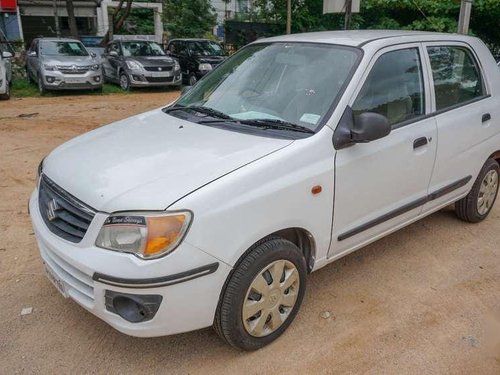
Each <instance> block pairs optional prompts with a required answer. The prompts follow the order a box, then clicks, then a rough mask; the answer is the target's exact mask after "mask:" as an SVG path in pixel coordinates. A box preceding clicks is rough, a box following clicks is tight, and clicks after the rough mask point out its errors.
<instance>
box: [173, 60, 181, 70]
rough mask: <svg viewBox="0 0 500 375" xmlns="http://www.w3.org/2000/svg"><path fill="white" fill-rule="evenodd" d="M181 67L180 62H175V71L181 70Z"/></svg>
mask: <svg viewBox="0 0 500 375" xmlns="http://www.w3.org/2000/svg"><path fill="white" fill-rule="evenodd" d="M180 68H181V66H180V65H179V62H178V61H177V60H174V70H179V69H180Z"/></svg>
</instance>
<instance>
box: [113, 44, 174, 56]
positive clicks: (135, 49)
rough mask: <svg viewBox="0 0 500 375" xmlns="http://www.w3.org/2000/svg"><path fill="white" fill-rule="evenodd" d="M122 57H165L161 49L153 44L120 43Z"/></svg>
mask: <svg viewBox="0 0 500 375" xmlns="http://www.w3.org/2000/svg"><path fill="white" fill-rule="evenodd" d="M122 48H123V55H124V56H132V57H138V56H165V52H163V49H162V48H161V47H160V46H159V45H158V44H156V43H155V42H122Z"/></svg>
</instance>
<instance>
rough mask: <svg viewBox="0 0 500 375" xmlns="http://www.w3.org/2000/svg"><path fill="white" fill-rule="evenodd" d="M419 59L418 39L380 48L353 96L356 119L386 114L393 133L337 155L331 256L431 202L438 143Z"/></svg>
mask: <svg viewBox="0 0 500 375" xmlns="http://www.w3.org/2000/svg"><path fill="white" fill-rule="evenodd" d="M421 56H423V50H422V46H421V45H420V44H410V45H406V46H397V47H390V48H387V49H384V50H381V51H379V52H378V53H377V54H376V55H375V56H374V58H373V59H372V62H371V64H370V66H369V67H368V69H367V72H366V73H365V79H364V80H362V83H361V84H360V85H359V86H360V87H358V90H357V91H356V93H355V95H353V98H352V99H351V103H352V104H351V107H352V109H353V112H354V116H355V117H356V115H359V114H361V113H363V112H376V113H380V114H382V115H384V116H386V117H387V118H388V120H389V122H390V123H391V125H392V131H391V133H390V134H389V135H388V136H386V137H384V138H382V139H379V140H376V141H372V142H370V143H360V144H356V145H353V146H351V147H348V148H345V149H341V150H338V151H337V152H336V157H335V183H334V184H335V206H334V220H333V229H332V242H331V246H330V251H329V254H328V255H329V257H330V258H331V257H339V256H341V255H342V254H345V253H347V252H349V251H352V250H355V249H357V248H359V247H361V246H363V245H365V244H367V243H368V242H370V241H373V240H375V239H376V238H378V237H381V236H382V235H384V234H386V233H388V232H390V231H393V230H395V229H396V228H397V227H398V226H402V225H404V224H405V223H407V222H409V221H411V220H413V219H415V218H416V217H417V216H418V215H419V214H420V212H421V211H422V206H423V205H424V204H425V203H426V201H427V195H428V185H429V181H430V177H431V174H432V169H433V165H434V158H435V155H436V143H437V142H436V122H435V119H434V118H433V117H430V118H426V116H425V115H426V113H428V111H429V110H430V105H429V103H430V100H429V95H428V93H429V83H428V78H427V74H428V73H427V68H426V66H425V65H424V64H422V58H421Z"/></svg>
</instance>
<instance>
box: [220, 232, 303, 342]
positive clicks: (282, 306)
mask: <svg viewBox="0 0 500 375" xmlns="http://www.w3.org/2000/svg"><path fill="white" fill-rule="evenodd" d="M273 274H274V275H275V277H273ZM276 276H278V277H279V279H278V277H276ZM306 276H307V266H306V261H305V259H304V256H303V255H302V253H301V251H300V250H299V248H298V247H297V246H295V245H294V244H293V243H291V242H290V241H287V240H284V239H281V238H277V237H273V238H268V239H266V240H262V241H260V242H258V243H257V244H256V245H254V246H253V247H252V248H251V249H250V250H249V251H248V252H247V253H246V255H245V256H244V258H243V259H242V260H241V261H240V262H239V263H238V264H237V266H236V267H235V269H234V270H233V271H232V273H231V275H230V276H229V278H228V281H227V282H226V285H225V288H224V289H223V292H222V294H221V298H220V300H219V306H218V308H217V311H216V314H215V320H214V328H215V331H216V332H217V333H218V335H219V336H220V337H221V338H222V339H223V340H224V341H226V342H227V343H228V344H230V345H232V346H233V347H235V348H239V349H242V350H247V351H250V350H256V349H259V348H261V347H263V346H265V345H267V344H269V343H271V342H272V341H274V340H275V339H277V338H278V337H279V336H281V335H282V334H283V332H284V331H285V330H286V329H287V328H288V326H289V325H290V324H291V323H292V321H293V320H294V318H295V316H296V315H297V312H298V311H299V308H300V305H301V303H302V299H303V297H304V292H305V288H306ZM276 280H278V281H276Z"/></svg>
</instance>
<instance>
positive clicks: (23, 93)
mask: <svg viewBox="0 0 500 375" xmlns="http://www.w3.org/2000/svg"><path fill="white" fill-rule="evenodd" d="M177 90H178V88H175V87H150V88H149V87H148V88H141V89H136V90H132V91H123V90H122V89H121V88H120V87H119V86H118V85H113V84H110V83H105V84H104V86H103V89H102V93H101V92H98V91H90V90H61V91H49V92H47V93H46V94H45V96H69V95H110V94H129V93H130V92H133V93H148V92H162V91H164V92H169V91H177ZM11 94H12V96H13V97H15V98H30V97H39V96H40V93H39V92H38V86H37V85H36V84H35V83H33V82H32V83H28V81H27V80H26V79H15V80H14V81H12V90H11Z"/></svg>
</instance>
